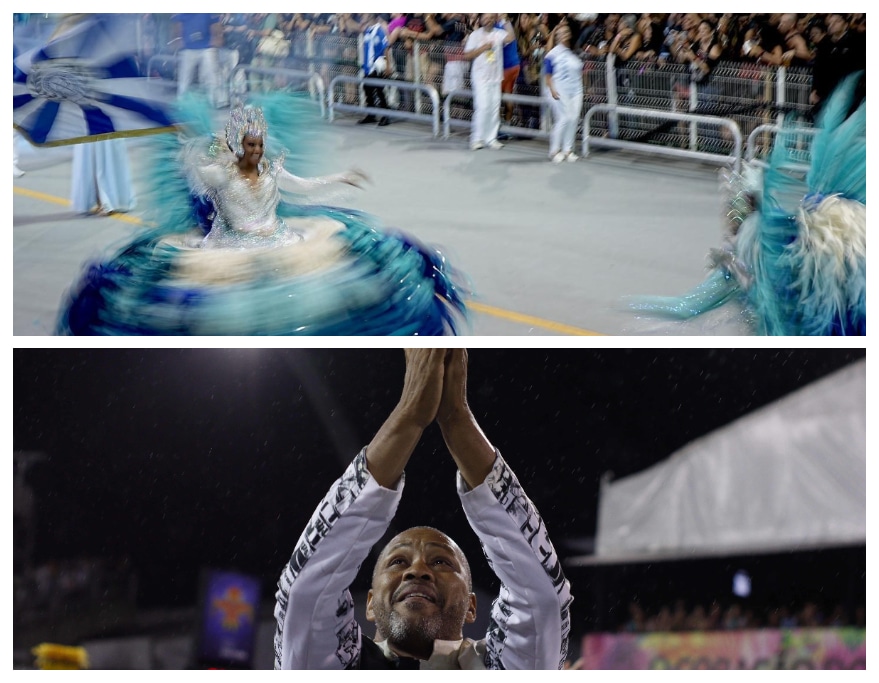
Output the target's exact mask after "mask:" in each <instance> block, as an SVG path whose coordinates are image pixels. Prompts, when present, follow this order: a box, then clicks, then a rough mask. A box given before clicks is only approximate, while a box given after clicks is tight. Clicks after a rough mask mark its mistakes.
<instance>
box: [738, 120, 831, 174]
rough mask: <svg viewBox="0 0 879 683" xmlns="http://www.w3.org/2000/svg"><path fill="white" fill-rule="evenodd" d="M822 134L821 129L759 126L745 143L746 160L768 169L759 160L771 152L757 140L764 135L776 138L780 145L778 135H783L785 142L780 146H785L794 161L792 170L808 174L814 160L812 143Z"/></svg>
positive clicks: (765, 164)
mask: <svg viewBox="0 0 879 683" xmlns="http://www.w3.org/2000/svg"><path fill="white" fill-rule="evenodd" d="M819 132H820V129H819V128H781V127H780V126H778V125H775V124H766V125H763V126H757V127H756V128H755V129H754V130H752V131H751V134H750V135H748V139H747V141H746V143H745V160H746V161H747V162H749V163H751V164H753V165H756V166H760V167H762V168H766V167H767V166H768V165H769V164H767V163H766V162H765V161H764V160H763V159H761V158H759V156H760V154H761V152H763V153H765V154H768V152H769V150H768V149H765V148H762V147H761V146H760V145H758V144H757V139H758V138H760V137H762V136H764V135H771V136H774V138H775V140H776V144H779V143H778V142H777V141H778V134H779V133H782V136H783V140H782V141H781V143H780V144H783V145H785V147H786V148H787V151H788V155H789V157H790V158H791V159H793V160H794V162H793V163H792V164H790V166H789V167H790V168H792V169H793V170H796V171H801V172H808V170H809V168H810V162H811V158H812V154H811V152H812V142H813V140H814V138H815V136H816V135H817V134H818V133H819Z"/></svg>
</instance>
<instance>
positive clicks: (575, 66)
mask: <svg viewBox="0 0 879 683" xmlns="http://www.w3.org/2000/svg"><path fill="white" fill-rule="evenodd" d="M543 64H544V71H545V73H546V87H547V90H549V93H550V95H552V130H551V131H550V134H549V158H550V159H551V160H552V161H553V163H556V164H557V163H560V162H562V161H565V160H567V161H576V160H577V159H578V158H579V157H578V156H577V155H576V154H574V138H575V137H576V135H577V124H578V123H579V122H580V113H581V112H582V111H583V62H582V61H580V58H579V57H577V55H575V54H574V53H573V52H572V51H571V29H570V28H569V27H568V26H567V25H566V24H561V25H559V26H558V27H557V28H556V30H555V47H553V48H552V50H550V51H549V52H548V53H547V55H546V57H544V59H543Z"/></svg>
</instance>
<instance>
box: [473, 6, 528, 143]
mask: <svg viewBox="0 0 879 683" xmlns="http://www.w3.org/2000/svg"><path fill="white" fill-rule="evenodd" d="M497 21H498V15H497V14H491V13H486V14H480V15H479V28H477V29H476V30H475V31H473V33H471V34H470V35H469V36H468V37H467V40H465V41H464V54H463V56H462V57H463V59H465V60H467V61H472V62H473V65H472V67H471V69H470V84H471V88H472V89H473V122H472V126H471V128H470V149H474V150H476V149H482V148H483V147H488V148H489V149H500V148H501V147H503V143H500V142H498V139H497V135H498V129H499V128H500V125H501V118H500V108H501V81H503V77H504V54H503V53H504V45H506V44H507V43H511V42H513V41H514V40H516V35H515V33H514V32H513V26H512V24H510V22H509V20H508V19H506V17H503V25H504V28H503V29H500V28H496V27H495V24H496V23H497Z"/></svg>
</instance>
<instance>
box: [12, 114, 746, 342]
mask: <svg viewBox="0 0 879 683" xmlns="http://www.w3.org/2000/svg"><path fill="white" fill-rule="evenodd" d="M356 120H357V117H353V116H344V117H341V118H337V119H336V120H335V121H334V122H332V123H323V124H321V125H325V126H327V130H326V136H325V139H326V143H325V144H326V152H325V154H323V155H321V157H320V158H319V159H316V160H315V163H314V167H315V170H314V173H315V174H322V173H332V172H337V171H341V170H343V169H346V168H350V167H356V168H359V169H362V170H364V171H365V172H366V173H367V174H368V175H369V176H370V179H371V182H370V184H369V185H368V186H367V187H366V188H365V190H364V191H352V192H350V193H347V194H346V195H345V196H344V197H342V198H338V199H339V201H338V202H336V203H343V205H345V206H350V207H352V208H355V209H359V210H363V211H367V212H369V213H371V214H373V215H374V216H376V217H377V218H378V221H379V222H380V224H383V225H384V226H387V227H393V228H400V229H403V230H405V231H407V232H409V233H411V234H413V235H415V236H416V237H417V238H419V239H420V240H422V241H423V242H427V243H430V244H434V245H437V246H440V247H441V248H442V249H443V251H444V252H445V253H446V254H447V255H448V257H449V260H450V261H451V262H452V263H453V264H454V265H455V266H456V267H457V268H459V269H460V270H462V271H463V272H465V273H466V274H467V276H468V277H469V280H470V282H471V285H472V289H473V298H472V301H471V304H470V310H471V316H470V319H469V321H468V322H467V323H466V324H464V325H463V327H462V330H461V332H462V333H463V334H468V335H480V336H540V335H650V334H662V335H704V334H719V335H736V334H747V332H748V331H747V328H746V327H744V326H743V325H742V324H741V323H739V322H738V320H737V318H736V316H735V315H734V314H729V313H719V314H716V315H713V316H703V318H704V319H701V320H699V321H697V322H696V323H695V324H683V325H682V324H678V323H674V324H672V323H667V322H659V321H651V320H643V319H639V318H636V317H635V316H634V315H633V314H632V313H631V312H630V311H629V310H627V309H626V304H625V302H626V297H627V296H631V295H639V294H680V293H683V292H685V291H687V290H689V289H690V288H691V287H693V286H695V285H696V284H698V283H699V282H700V281H701V279H702V278H703V277H704V275H705V263H706V254H707V252H708V249H709V248H710V247H712V246H717V245H718V244H719V242H720V226H721V215H722V202H721V194H720V192H719V183H720V180H719V175H718V170H719V169H717V168H714V167H711V166H709V165H706V164H703V163H698V162H690V161H682V160H677V159H676V160H669V159H666V158H663V157H657V156H639V155H633V154H630V153H623V152H615V151H601V152H594V153H593V154H592V155H590V157H588V158H586V159H581V160H579V161H577V162H576V163H567V162H566V163H562V164H552V163H549V161H548V159H547V146H546V142H545V141H537V140H511V141H509V142H508V143H507V144H506V146H505V147H504V149H501V150H497V151H493V150H488V149H484V150H479V151H475V152H473V151H470V150H469V148H468V144H467V137H466V133H464V132H458V133H453V135H452V137H451V138H449V139H447V140H444V139H441V138H433V137H432V136H431V134H430V130H429V128H427V127H426V126H421V125H418V124H414V123H409V122H396V123H394V124H393V125H390V126H386V127H377V126H374V125H357V123H356ZM145 144H149V143H148V141H143V140H131V141H129V159H130V161H131V164H132V170H133V175H134V178H135V185H136V187H137V186H138V185H139V180H138V179H139V178H140V177H142V175H143V173H142V168H143V166H142V162H141V156H142V155H141V154H140V153H139V152H140V150H141V146H142V145H145ZM17 149H18V150H19V166H20V167H21V168H22V169H23V170H24V171H25V172H26V174H25V175H24V176H23V177H21V178H17V179H14V180H13V201H12V205H13V261H14V262H13V334H14V335H50V334H52V330H53V328H54V324H55V320H56V317H57V313H58V306H59V302H60V301H61V300H62V297H63V294H64V292H65V290H66V289H67V287H69V285H70V283H71V282H72V281H73V280H74V279H75V278H76V277H77V275H78V273H79V272H80V270H81V268H82V264H83V263H84V262H85V261H86V260H87V259H90V258H93V257H95V256H97V255H100V254H105V253H108V252H109V251H111V250H112V249H113V248H114V247H117V246H119V245H120V244H121V243H123V242H124V241H125V240H126V239H128V238H129V237H130V236H131V235H132V234H134V233H135V232H136V231H137V230H139V229H141V228H142V226H143V221H144V216H145V212H146V208H147V207H145V206H144V205H143V202H141V203H140V204H139V205H138V207H137V208H136V209H135V210H134V211H133V212H132V213H130V214H120V215H115V216H110V217H95V216H82V215H77V214H75V213H73V212H72V210H71V208H70V204H69V201H68V197H69V194H70V171H71V150H70V148H54V149H37V148H34V147H31V146H29V145H28V144H27V143H26V142H24V141H23V140H19V141H18V144H17Z"/></svg>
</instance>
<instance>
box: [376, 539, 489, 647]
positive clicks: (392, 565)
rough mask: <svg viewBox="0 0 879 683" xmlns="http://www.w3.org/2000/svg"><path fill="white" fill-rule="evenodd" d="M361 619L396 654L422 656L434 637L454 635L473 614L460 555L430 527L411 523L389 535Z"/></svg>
mask: <svg viewBox="0 0 879 683" xmlns="http://www.w3.org/2000/svg"><path fill="white" fill-rule="evenodd" d="M366 618H367V620H368V621H373V622H375V625H376V630H377V632H378V634H377V638H376V639H377V640H379V641H381V640H387V641H388V643H389V645H391V646H392V648H393V649H394V651H396V652H397V653H398V654H406V655H410V656H416V657H421V658H422V659H426V658H427V657H429V656H430V653H431V652H432V651H433V641H434V640H460V639H461V638H462V637H463V633H462V629H463V626H464V624H465V623H468V624H469V623H472V622H473V621H474V620H475V619H476V596H475V595H474V594H473V593H471V592H470V574H469V569H468V567H467V565H466V561H465V559H464V555H463V553H462V552H461V549H460V548H458V546H457V544H455V542H454V541H452V539H450V538H449V537H448V536H446V535H445V534H443V533H440V532H439V531H437V530H436V529H430V528H427V527H416V528H414V529H409V530H407V531H404V532H403V533H401V534H398V535H397V536H396V537H394V538H393V539H392V540H391V542H390V543H388V545H387V546H385V548H384V550H382V553H381V555H380V556H379V558H378V561H377V562H376V568H375V572H374V573H373V577H372V589H371V590H370V591H369V594H368V595H367V599H366Z"/></svg>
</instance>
